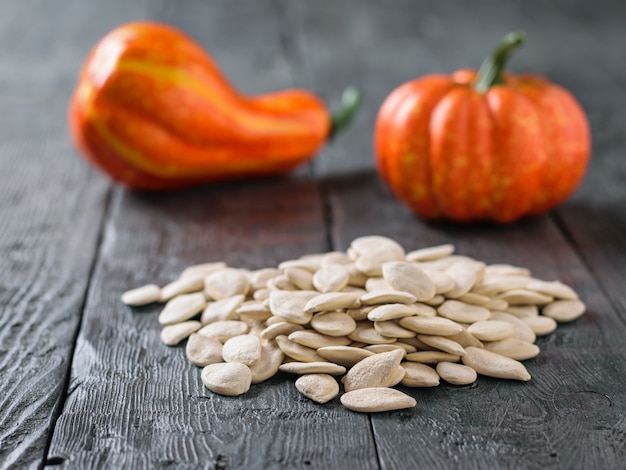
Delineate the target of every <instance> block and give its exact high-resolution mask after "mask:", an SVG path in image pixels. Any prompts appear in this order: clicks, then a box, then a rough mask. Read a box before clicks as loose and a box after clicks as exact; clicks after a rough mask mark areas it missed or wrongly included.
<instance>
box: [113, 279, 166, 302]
mask: <svg viewBox="0 0 626 470" xmlns="http://www.w3.org/2000/svg"><path fill="white" fill-rule="evenodd" d="M160 299H161V288H160V287H159V286H157V285H156V284H146V285H145V286H141V287H136V288H135V289H130V290H127V291H126V292H124V293H123V294H122V297H121V300H122V302H123V303H125V304H126V305H130V306H132V307H139V306H141V305H147V304H151V303H153V302H158V301H159V300H160Z"/></svg>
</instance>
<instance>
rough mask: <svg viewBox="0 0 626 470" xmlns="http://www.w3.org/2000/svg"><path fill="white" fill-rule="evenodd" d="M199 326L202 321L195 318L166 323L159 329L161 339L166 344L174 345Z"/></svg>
mask: <svg viewBox="0 0 626 470" xmlns="http://www.w3.org/2000/svg"><path fill="white" fill-rule="evenodd" d="M201 326H202V323H200V322H199V321H196V320H190V321H184V322H181V323H174V324H173V325H166V326H165V327H163V329H162V330H161V341H163V343H165V344H167V345H168V346H175V345H177V344H178V343H180V342H181V341H182V340H184V339H185V338H187V337H188V336H189V335H190V334H191V333H193V332H195V331H197V330H198V329H199V328H200V327H201Z"/></svg>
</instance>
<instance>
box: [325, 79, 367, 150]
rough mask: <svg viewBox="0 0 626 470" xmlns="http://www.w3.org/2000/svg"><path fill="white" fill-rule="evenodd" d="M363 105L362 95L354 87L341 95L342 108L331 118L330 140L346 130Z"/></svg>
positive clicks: (350, 87)
mask: <svg viewBox="0 0 626 470" xmlns="http://www.w3.org/2000/svg"><path fill="white" fill-rule="evenodd" d="M360 105H361V93H360V92H359V90H357V89H356V88H355V87H353V86H349V87H348V88H346V89H345V90H344V91H343V94H342V95H341V107H340V108H339V109H338V110H337V111H335V112H334V113H333V114H332V116H331V127H330V135H329V138H333V137H334V136H335V134H337V132H339V131H341V130H342V129H343V128H345V127H346V126H347V125H348V124H349V123H350V121H352V118H353V117H354V115H355V114H356V111H357V109H359V106H360Z"/></svg>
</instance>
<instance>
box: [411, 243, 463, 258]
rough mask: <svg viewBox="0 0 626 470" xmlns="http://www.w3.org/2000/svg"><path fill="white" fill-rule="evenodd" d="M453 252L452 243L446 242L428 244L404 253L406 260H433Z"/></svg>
mask: <svg viewBox="0 0 626 470" xmlns="http://www.w3.org/2000/svg"><path fill="white" fill-rule="evenodd" d="M452 253H454V245H452V244H450V243H446V244H445V245H438V246H429V247H426V248H420V249H419V250H413V251H410V252H408V253H407V254H406V260H407V261H433V260H436V259H439V258H443V257H445V256H448V255H451V254H452Z"/></svg>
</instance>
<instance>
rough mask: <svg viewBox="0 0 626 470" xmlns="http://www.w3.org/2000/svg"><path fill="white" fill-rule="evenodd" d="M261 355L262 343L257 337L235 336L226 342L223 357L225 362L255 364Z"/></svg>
mask: <svg viewBox="0 0 626 470" xmlns="http://www.w3.org/2000/svg"><path fill="white" fill-rule="evenodd" d="M260 355H261V342H260V341H259V338H258V337H257V336H255V335H239V336H233V337H232V338H229V339H227V340H226V341H225V342H224V347H223V348H222V357H223V358H224V361H225V362H241V363H242V364H245V365H247V366H249V365H252V364H254V363H255V362H256V361H257V360H258V359H259V357H260Z"/></svg>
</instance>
